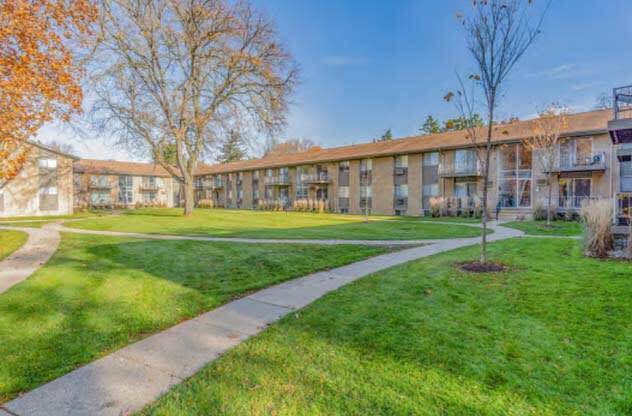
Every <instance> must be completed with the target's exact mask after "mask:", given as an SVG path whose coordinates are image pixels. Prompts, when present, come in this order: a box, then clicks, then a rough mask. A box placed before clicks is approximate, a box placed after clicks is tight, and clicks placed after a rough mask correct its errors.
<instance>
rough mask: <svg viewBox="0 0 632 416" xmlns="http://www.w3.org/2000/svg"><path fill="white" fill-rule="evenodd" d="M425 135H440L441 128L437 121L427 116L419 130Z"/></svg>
mask: <svg viewBox="0 0 632 416" xmlns="http://www.w3.org/2000/svg"><path fill="white" fill-rule="evenodd" d="M419 130H421V131H422V132H423V133H425V134H435V133H441V127H440V126H439V120H437V119H436V118H434V117H433V116H432V115H430V114H428V117H426V121H425V122H424V124H423V126H421V128H420V129H419Z"/></svg>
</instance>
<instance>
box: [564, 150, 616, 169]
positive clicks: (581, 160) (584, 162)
mask: <svg viewBox="0 0 632 416" xmlns="http://www.w3.org/2000/svg"><path fill="white" fill-rule="evenodd" d="M605 169H606V153H605V152H598V153H593V154H592V155H588V156H583V157H575V158H572V159H561V160H558V161H557V163H556V166H555V168H554V169H553V171H554V172H579V171H596V170H605Z"/></svg>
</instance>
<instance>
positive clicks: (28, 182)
mask: <svg viewBox="0 0 632 416" xmlns="http://www.w3.org/2000/svg"><path fill="white" fill-rule="evenodd" d="M39 158H49V159H55V160H56V161H57V170H56V177H57V180H56V181H55V182H54V183H55V186H56V188H57V209H54V210H42V209H40V172H39V166H38V159H39ZM72 163H73V160H72V159H70V158H67V157H64V156H61V155H57V154H55V153H52V152H48V151H46V150H43V149H39V148H37V147H33V148H32V149H31V151H30V154H29V157H28V159H27V161H26V164H25V165H24V166H23V168H22V170H21V171H20V172H19V173H18V175H17V176H16V177H15V178H13V179H11V180H10V181H9V182H8V183H7V184H6V185H5V186H4V187H3V188H2V189H1V190H0V193H2V195H3V197H2V198H3V204H2V206H0V217H17V216H40V215H69V214H72V212H73V205H74V204H73V200H74V196H73V173H72ZM51 186H52V184H51Z"/></svg>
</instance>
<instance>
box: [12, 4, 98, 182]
mask: <svg viewBox="0 0 632 416" xmlns="http://www.w3.org/2000/svg"><path fill="white" fill-rule="evenodd" d="M95 17H96V10H95V8H94V6H93V5H92V4H91V3H90V1H89V0H2V1H0V179H10V178H12V177H14V176H15V175H16V174H17V173H18V172H19V171H20V168H21V166H22V165H23V164H24V162H25V160H26V157H27V152H28V149H29V146H24V145H23V144H24V142H25V141H26V140H28V139H29V138H31V137H33V136H34V135H35V134H36V133H37V130H38V129H39V128H40V127H41V126H42V124H44V123H46V122H48V121H51V120H53V119H55V118H61V119H68V117H70V116H71V115H72V114H73V113H78V112H80V111H81V101H82V98H83V96H82V91H81V85H80V82H79V81H80V79H81V69H80V68H79V66H78V65H77V62H76V59H75V58H74V56H73V53H72V50H71V49H72V48H71V47H70V42H79V43H80V41H81V40H82V39H81V38H84V39H85V37H84V36H87V35H89V34H90V24H91V23H92V22H93V21H94V19H95Z"/></svg>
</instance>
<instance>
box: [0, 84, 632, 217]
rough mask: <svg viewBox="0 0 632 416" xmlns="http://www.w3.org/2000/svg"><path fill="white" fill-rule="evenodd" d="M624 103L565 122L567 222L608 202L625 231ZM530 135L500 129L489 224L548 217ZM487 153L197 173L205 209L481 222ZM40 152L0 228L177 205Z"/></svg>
mask: <svg viewBox="0 0 632 416" xmlns="http://www.w3.org/2000/svg"><path fill="white" fill-rule="evenodd" d="M624 92H625V94H622V95H623V96H624V97H628V96H629V97H630V98H629V101H630V103H627V102H623V103H618V104H617V105H618V107H617V108H615V111H614V115H613V111H612V110H599V111H592V112H586V113H578V114H573V115H570V116H568V122H567V126H566V129H565V131H564V132H563V140H561V143H560V144H559V145H558V146H557V148H556V151H555V164H554V166H553V168H552V169H550V170H551V172H550V174H551V175H552V178H553V181H552V182H553V186H552V192H551V199H552V205H553V206H554V207H555V210H556V211H557V213H559V214H560V215H573V213H577V212H578V211H579V209H580V208H581V206H582V203H583V202H584V201H586V200H587V199H591V198H612V199H613V200H614V201H615V206H616V208H615V210H616V211H615V213H614V214H615V217H616V218H617V222H618V223H619V224H621V225H624V224H627V221H629V217H630V213H631V207H632V110H630V107H632V88H630V91H627V90H625V91H624ZM628 92H630V94H627V93H628ZM628 105H629V106H630V107H628ZM627 112H629V113H630V117H629V118H628V117H626V114H627ZM534 128H535V125H534V122H533V120H527V121H519V122H514V123H511V124H504V125H503V124H501V125H497V126H495V127H494V135H493V143H492V153H491V158H490V166H489V171H490V175H489V183H488V189H487V192H488V213H489V214H493V213H494V211H496V210H497V209H498V210H499V212H500V216H501V217H505V218H516V217H529V216H531V215H532V214H533V212H534V210H535V209H538V208H542V207H546V206H547V202H548V195H549V192H548V179H549V172H546V169H544V167H543V166H542V164H541V163H539V161H540V159H541V155H538V154H532V152H531V151H530V150H529V149H528V148H527V147H526V146H525V145H524V144H523V142H524V140H525V139H526V138H528V137H529V136H530V135H531V134H533V131H534ZM481 137H483V136H482V135H481ZM480 144H481V143H480V142H479V145H478V146H475V145H474V144H473V143H472V142H471V140H470V139H469V138H468V135H467V133H466V132H464V131H451V132H446V133H440V134H433V135H427V136H417V137H409V138H403V139H397V140H390V141H382V142H376V143H365V144H358V145H352V146H344V147H335V148H329V149H321V148H318V149H316V150H313V151H307V152H303V153H294V154H287V155H277V156H272V157H266V158H261V159H255V160H245V161H238V162H231V163H226V164H218V165H201V166H200V167H199V168H198V171H197V172H196V175H195V198H196V202H197V203H200V205H202V201H204V202H207V204H204V206H209V205H211V206H214V207H223V208H235V209H237V208H240V209H288V210H292V209H297V210H312V211H321V210H325V211H330V212H338V213H349V214H381V215H410V216H420V215H445V214H449V215H463V214H465V215H480V214H481V203H480V201H481V198H482V195H483V190H484V189H483V187H484V182H483V167H482V165H481V162H480V153H477V152H480ZM35 149H36V151H34V152H33V156H32V157H31V160H30V162H29V163H28V164H27V166H25V168H24V169H23V171H22V172H21V173H20V175H18V178H15V179H14V180H13V181H11V182H9V183H8V184H5V186H4V188H3V189H2V190H1V191H0V202H2V204H0V216H18V215H52V214H55V215H57V214H66V213H70V212H72V206H73V205H74V206H75V207H76V208H87V207H96V208H110V207H120V208H133V207H144V206H156V207H174V206H179V205H180V202H181V195H182V192H181V187H180V184H179V183H178V182H177V181H176V180H174V179H173V178H171V177H170V175H169V174H168V172H166V171H165V170H164V169H163V168H161V167H160V166H157V165H154V164H151V163H132V162H119V161H103V160H88V159H83V160H73V158H72V157H71V156H68V155H63V154H60V153H58V152H53V151H51V150H50V149H46V148H44V147H42V146H39V145H37V147H35ZM55 195H56V196H55ZM209 201H210V204H209V203H208V202H209Z"/></svg>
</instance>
